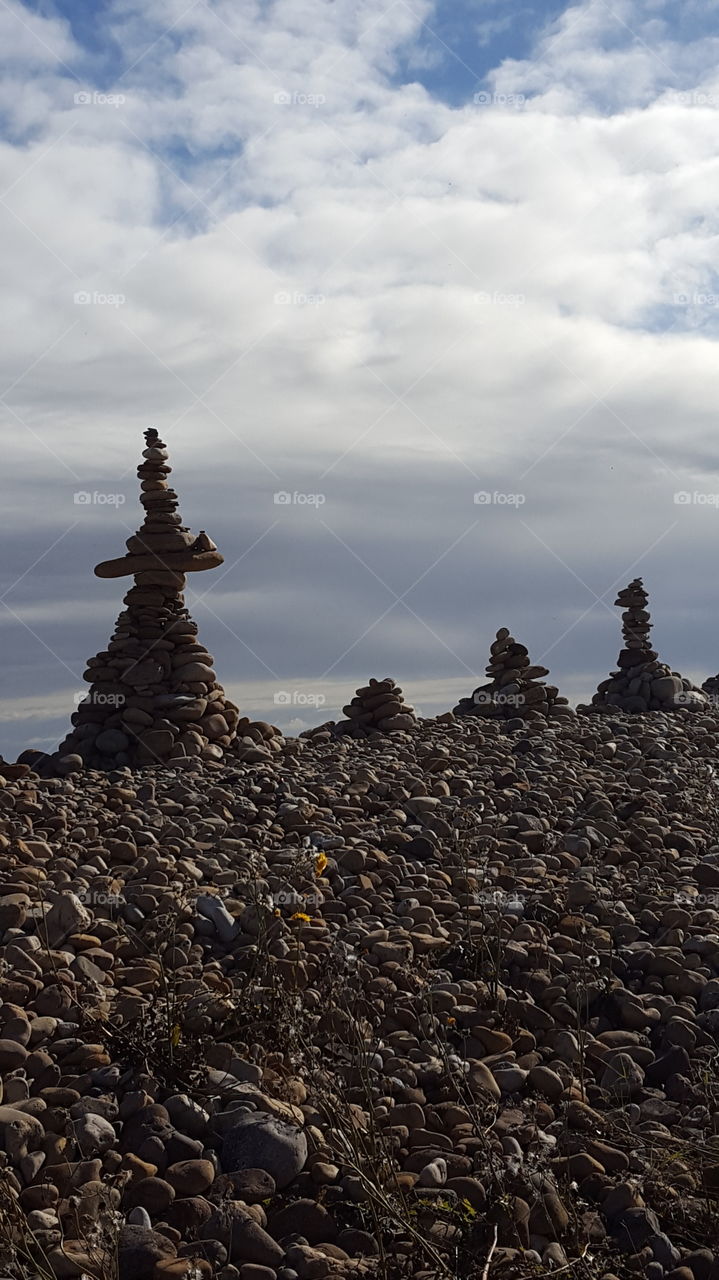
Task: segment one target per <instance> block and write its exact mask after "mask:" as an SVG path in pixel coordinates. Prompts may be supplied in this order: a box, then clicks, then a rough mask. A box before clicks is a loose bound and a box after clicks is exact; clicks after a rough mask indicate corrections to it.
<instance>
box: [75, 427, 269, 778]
mask: <svg viewBox="0 0 719 1280" xmlns="http://www.w3.org/2000/svg"><path fill="white" fill-rule="evenodd" d="M145 440H146V448H145V449H144V451H143V461H142V463H141V464H140V466H139V467H138V469H137V474H138V477H139V479H140V482H141V483H140V488H141V494H140V502H141V503H142V505H143V507H144V508H145V519H144V521H143V524H142V525H141V527H140V528H139V529H138V531H137V533H136V534H134V535H133V536H132V537H131V538H128V540H127V543H126V546H127V553H126V554H125V555H124V556H122V557H120V558H119V559H116V560H107V561H104V562H103V563H102V564H99V565H97V567H96V569H95V573H96V574H97V576H98V577H100V578H117V577H122V576H128V575H129V576H132V577H133V578H134V585H133V586H132V587H131V588H130V590H129V591H128V592H127V595H126V596H125V598H124V603H125V605H126V608H125V609H124V610H123V612H122V613H121V614H120V616H119V618H118V620H117V624H116V627H115V631H114V634H113V636H112V639H111V640H110V643H109V644H108V647H107V649H106V650H105V651H103V652H102V653H98V654H97V655H96V657H94V658H91V659H90V660H89V662H88V664H87V671H86V672H85V674H84V679H85V680H87V681H88V683H89V684H90V690H89V692H88V694H87V697H86V698H85V699H84V700H83V701H82V702H81V703H80V704H79V706H78V708H77V710H76V711H75V712H74V714H73V715H72V717H71V719H72V723H73V725H74V728H73V729H72V730H71V732H70V733H69V734H68V735H67V737H66V738H65V739H64V741H63V742H62V743H61V744H60V746H59V747H58V749H57V752H56V753H55V760H56V762H57V763H58V764H60V766H61V768H63V767H67V762H66V760H65V764H64V765H63V759H64V758H66V757H68V756H78V757H80V759H81V760H82V762H83V763H85V764H86V765H87V766H89V767H91V768H112V767H117V766H122V765H131V766H133V767H134V766H141V765H148V764H157V763H159V762H161V761H163V760H177V759H180V758H183V759H184V758H187V757H193V756H201V757H202V758H203V759H205V760H218V759H220V758H221V757H222V753H223V750H225V749H226V748H227V747H229V746H230V744H231V743H232V741H233V739H234V737H235V732H236V729H237V724H238V721H239V718H240V713H239V711H238V710H237V707H235V706H234V704H233V703H232V702H231V701H230V700H229V698H227V696H226V695H225V692H224V690H223V689H222V687H221V685H220V684H219V683H218V681H217V676H216V675H215V672H214V670H213V665H212V664H213V659H212V657H211V656H210V654H209V653H208V652H207V650H206V649H205V648H204V646H203V645H202V644H201V643H200V641H199V639H198V634H197V624H196V623H195V622H193V620H192V618H191V617H190V614H189V613H188V610H187V608H186V607H185V603H184V597H183V594H182V593H183V591H184V588H185V585H186V582H187V577H186V575H187V574H188V573H193V572H196V571H200V570H207V569H213V568H215V567H216V566H217V565H220V564H222V561H223V557H222V556H221V555H220V553H219V551H218V550H217V547H216V546H215V544H214V542H212V541H211V540H210V538H208V536H207V534H206V533H204V532H201V533H200V534H199V535H198V536H197V537H195V536H194V534H192V533H191V532H190V531H189V529H187V528H186V526H185V525H183V523H182V518H181V516H180V515H179V514H178V510H177V506H178V502H177V494H176V493H175V491H174V489H172V488H170V486H169V485H168V482H167V477H168V475H169V474H170V472H171V470H172V468H171V467H170V466H169V464H168V461H167V458H168V454H167V449H166V448H165V445H164V444H163V442H162V440H160V438H159V436H158V434H157V431H155V430H154V429H153V428H151V429H149V430H148V431H146V432H145ZM246 723H247V724H249V721H247V722H246Z"/></svg>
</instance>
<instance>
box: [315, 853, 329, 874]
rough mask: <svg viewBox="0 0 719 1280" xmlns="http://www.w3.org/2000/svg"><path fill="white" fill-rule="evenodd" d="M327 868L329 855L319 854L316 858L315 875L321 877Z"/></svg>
mask: <svg viewBox="0 0 719 1280" xmlns="http://www.w3.org/2000/svg"><path fill="white" fill-rule="evenodd" d="M326 866H327V854H326V853H318V854H317V857H316V858H315V875H316V876H321V875H322V872H323V871H324V869H325V867H326Z"/></svg>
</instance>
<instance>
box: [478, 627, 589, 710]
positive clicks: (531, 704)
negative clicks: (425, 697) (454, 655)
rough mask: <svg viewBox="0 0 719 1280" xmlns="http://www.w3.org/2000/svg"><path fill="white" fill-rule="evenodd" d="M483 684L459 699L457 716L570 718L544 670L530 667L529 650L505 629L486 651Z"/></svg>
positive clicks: (534, 666)
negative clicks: (554, 716)
mask: <svg viewBox="0 0 719 1280" xmlns="http://www.w3.org/2000/svg"><path fill="white" fill-rule="evenodd" d="M486 674H487V675H488V676H489V677H490V678H489V680H488V681H487V683H486V684H483V685H480V686H479V688H478V689H475V691H474V693H473V694H472V696H471V698H461V699H460V701H459V702H458V703H457V706H456V707H454V714H455V715H456V716H468V715H471V716H488V717H492V718H493V719H496V720H514V719H521V720H531V719H536V718H537V717H538V716H549V715H551V714H552V713H556V714H557V715H562V714H564V715H571V714H572V712H571V710H570V708H569V704H568V702H567V699H566V698H562V697H560V696H559V690H558V689H557V688H556V686H555V685H551V684H545V683H544V681H543V679H542V677H543V676H548V675H549V671H548V670H547V668H546V667H540V666H536V665H533V664H532V662H531V660H530V657H529V650H528V649H527V648H526V646H525V645H523V644H517V641H516V640H515V639H514V636H511V635H510V634H509V631H508V630H507V628H506V627H501V628H500V630H499V631H498V632H497V637H496V639H495V640H494V642H493V643H492V645H491V647H490V651H489V662H488V664H487V667H486Z"/></svg>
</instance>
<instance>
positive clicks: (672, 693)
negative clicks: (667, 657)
mask: <svg viewBox="0 0 719 1280" xmlns="http://www.w3.org/2000/svg"><path fill="white" fill-rule="evenodd" d="M648 600H649V597H648V595H647V593H646V591H645V590H644V586H643V583H642V579H641V578H634V579H633V581H632V582H630V583H629V586H628V587H624V589H623V590H622V591H620V592H619V595H618V596H617V598H616V600H615V601H614V603H615V605H616V606H617V607H618V608H621V609H623V610H624V612H623V613H622V638H623V641H624V648H623V649H622V651H621V653H620V654H619V657H618V659H617V666H618V668H619V670H618V671H613V672H612V674H611V676H609V678H608V679H607V680H602V682H601V684H600V685H599V686H598V687H597V692H596V693H595V694H594V696H593V698H592V709H593V710H601V709H616V708H619V709H620V710H621V711H629V712H637V713H639V712H643V711H673V710H677V709H678V708H681V707H694V708H701V707H703V706H706V702H707V699H706V697H705V696H704V694H703V693H702V692H701V690H699V689H697V688H696V687H695V685H693V684H692V683H691V681H690V680H687V679H686V678H685V677H684V676H681V675H680V674H679V672H677V671H672V670H671V668H670V667H668V666H667V665H666V663H664V662H660V661H659V655H658V653H657V651H656V649H653V648H652V647H651V641H650V639H649V633H650V631H651V629H652V623H651V619H650V616H649V612H648V610H647V603H648ZM582 710H584V708H582Z"/></svg>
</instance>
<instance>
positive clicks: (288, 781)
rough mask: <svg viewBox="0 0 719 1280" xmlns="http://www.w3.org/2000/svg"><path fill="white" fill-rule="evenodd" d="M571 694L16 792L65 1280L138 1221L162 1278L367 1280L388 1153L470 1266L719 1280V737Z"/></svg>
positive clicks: (27, 1030) (31, 1050)
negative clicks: (718, 1070) (378, 1152)
mask: <svg viewBox="0 0 719 1280" xmlns="http://www.w3.org/2000/svg"><path fill="white" fill-rule="evenodd" d="M505 639H506V637H505ZM193 643H194V641H193ZM168 652H169V650H168ZM502 652H505V650H502ZM523 656H526V655H523ZM188 665H189V664H188ZM522 669H523V670H526V668H522ZM532 678H535V677H532ZM536 678H537V679H538V678H539V677H536ZM367 687H368V688H370V687H374V686H367ZM189 697H190V695H189V694H188V698H189ZM190 701H191V702H192V701H193V699H192V698H191V699H190ZM184 705H185V707H188V706H189V703H185V704H184ZM559 705H560V706H561V704H559ZM139 709H140V708H138V710H139ZM557 709H558V708H557V706H556V705H555V708H554V711H552V712H551V714H547V715H545V714H544V713H538V714H537V718H534V719H533V718H532V717H530V718H529V719H525V720H523V721H522V726H521V728H520V727H517V726H514V727H512V726H513V721H512V720H511V719H510V720H507V719H506V717H502V716H496V717H495V716H481V717H476V716H474V717H472V716H460V715H458V716H456V717H452V718H444V719H439V720H436V721H427V720H418V719H415V721H414V722H413V729H412V731H411V732H394V731H385V730H384V729H382V730H380V731H374V730H373V731H372V732H364V733H362V734H360V735H359V736H353V734H351V733H344V732H342V733H340V734H339V735H336V736H334V737H333V736H332V735H330V736H329V738H327V737H326V736H323V734H316V735H314V736H313V734H312V733H311V732H310V733H309V734H308V735H307V736H304V737H301V738H299V739H296V740H294V741H293V742H290V741H289V740H288V741H287V742H285V741H284V740H282V741H281V742H280V743H279V747H278V748H275V747H268V748H267V751H268V753H269V754H268V758H267V759H258V760H256V761H254V762H253V761H247V760H240V759H239V755H238V754H237V753H234V754H233V758H232V760H231V761H230V760H229V757H228V756H225V758H223V760H208V759H203V758H202V757H201V756H199V757H192V763H191V766H190V767H188V766H187V765H183V764H181V763H179V762H178V761H174V762H169V761H168V762H167V763H166V764H164V765H163V766H161V767H160V766H156V767H155V766H153V768H152V769H148V770H143V771H140V772H135V773H133V772H131V771H130V770H129V769H126V768H124V767H120V768H117V769H110V770H107V769H104V770H96V769H93V768H89V769H88V768H85V769H84V770H83V771H82V772H81V773H76V772H69V773H66V774H63V775H61V776H58V777H42V776H40V775H39V774H38V773H36V772H35V771H33V770H32V769H31V768H27V769H26V770H25V771H24V772H22V773H20V774H17V775H16V776H11V777H8V778H6V779H4V785H3V786H2V787H0V807H2V810H3V814H2V823H0V874H1V875H2V884H3V890H4V895H3V899H0V927H2V926H4V927H2V931H1V932H0V961H2V964H1V965H0V1079H1V1080H2V1089H3V1095H2V1100H1V1101H0V1152H2V1153H3V1156H2V1158H3V1160H4V1161H5V1163H6V1172H5V1175H4V1177H5V1182H6V1186H7V1188H8V1194H10V1195H12V1197H13V1198H14V1200H15V1202H16V1204H15V1208H14V1212H16V1213H17V1214H18V1215H24V1216H25V1218H26V1219H27V1222H28V1226H29V1227H31V1228H33V1229H35V1230H36V1231H37V1232H40V1233H44V1234H43V1241H44V1245H43V1247H44V1248H45V1249H46V1252H47V1256H48V1259H49V1266H50V1267H51V1269H52V1271H53V1274H55V1275H58V1276H60V1275H66V1274H70V1273H71V1272H72V1273H74V1274H80V1273H81V1272H82V1271H83V1270H85V1271H86V1272H88V1273H89V1274H92V1265H91V1263H92V1259H91V1256H90V1255H89V1254H88V1252H87V1248H88V1246H87V1245H86V1241H85V1240H84V1238H83V1235H82V1232H81V1231H80V1230H79V1227H78V1222H85V1223H88V1224H90V1223H91V1222H92V1221H93V1220H95V1218H94V1215H96V1216H97V1217H102V1216H103V1215H105V1217H106V1218H107V1215H109V1214H112V1215H113V1217H112V1219H111V1221H112V1222H114V1224H115V1228H116V1232H119V1234H120V1239H121V1247H120V1255H121V1274H122V1275H127V1276H128V1277H131V1278H132V1280H140V1278H141V1276H142V1275H143V1274H146V1275H147V1276H148V1277H151V1280H157V1277H158V1276H160V1275H163V1276H171V1275H182V1274H186V1272H187V1265H188V1263H191V1262H192V1259H193V1256H197V1258H198V1259H199V1261H200V1262H201V1263H202V1266H200V1267H199V1270H200V1273H201V1274H202V1275H203V1276H204V1275H208V1276H211V1275H223V1276H224V1280H270V1276H274V1277H275V1278H276V1280H279V1277H283V1278H284V1280H288V1278H289V1280H292V1273H294V1276H295V1278H296V1280H304V1278H305V1277H307V1278H308V1280H309V1278H310V1277H311V1276H313V1275H316V1276H326V1277H327V1280H339V1278H340V1277H341V1278H342V1280H348V1277H349V1275H354V1274H355V1273H356V1274H357V1275H358V1276H359V1277H364V1276H365V1275H366V1276H367V1277H369V1276H371V1275H372V1274H373V1271H372V1268H374V1270H375V1272H376V1266H377V1259H378V1258H379V1256H380V1239H379V1235H378V1231H377V1228H376V1226H375V1225H374V1220H373V1218H372V1216H371V1213H370V1207H369V1203H368V1194H367V1187H366V1184H365V1182H364V1181H363V1177H361V1176H359V1174H360V1172H361V1173H362V1174H363V1175H364V1174H366V1173H367V1171H368V1170H369V1171H370V1172H372V1170H371V1161H370V1160H369V1159H368V1158H366V1157H363V1163H362V1164H360V1166H359V1168H358V1163H357V1154H356V1153H357V1151H358V1150H359V1151H363V1152H366V1151H368V1150H369V1149H370V1148H369V1147H368V1146H367V1145H366V1144H367V1143H368V1142H369V1141H370V1139H371V1135H374V1139H375V1140H376V1141H378V1142H379V1143H380V1144H381V1148H382V1150H383V1152H384V1156H383V1159H384V1161H385V1169H386V1176H387V1178H388V1179H389V1180H390V1185H392V1186H398V1187H399V1188H401V1190H402V1194H403V1195H404V1196H405V1197H406V1199H407V1203H408V1204H409V1205H414V1206H416V1208H415V1210H414V1212H415V1213H416V1215H417V1221H421V1224H422V1229H423V1230H426V1231H427V1232H429V1233H430V1235H429V1238H431V1239H432V1241H433V1242H434V1246H433V1247H435V1248H436V1249H438V1250H439V1251H440V1253H441V1254H442V1256H443V1257H445V1258H446V1259H448V1260H449V1259H451V1258H453V1257H454V1256H455V1254H456V1250H457V1248H459V1247H461V1241H462V1239H463V1233H465V1235H466V1234H467V1233H468V1232H469V1231H470V1226H471V1224H474V1227H473V1228H472V1229H479V1231H480V1234H481V1232H482V1231H484V1232H485V1233H486V1230H487V1228H486V1224H487V1223H488V1222H489V1223H490V1224H494V1223H495V1222H496V1224H497V1227H498V1235H499V1237H500V1238H499V1241H498V1246H497V1254H500V1252H501V1256H502V1257H504V1258H506V1259H507V1260H508V1261H507V1265H509V1263H510V1262H513V1263H514V1264H516V1266H519V1265H524V1263H522V1262H521V1255H517V1257H516V1258H515V1257H514V1254H513V1253H512V1251H515V1252H516V1251H517V1250H518V1249H519V1246H520V1245H521V1247H522V1248H524V1249H525V1251H526V1250H529V1251H530V1252H531V1254H532V1257H533V1258H534V1261H535V1264H536V1266H537V1267H539V1268H542V1267H543V1268H544V1269H545V1270H546V1271H548V1272H549V1271H551V1270H553V1269H557V1268H559V1267H560V1266H565V1267H566V1268H567V1273H569V1270H571V1269H572V1268H574V1269H578V1268H579V1261H578V1258H579V1255H580V1254H581V1251H582V1249H583V1248H584V1246H585V1245H586V1246H588V1248H589V1251H590V1252H591V1251H592V1250H596V1249H597V1248H599V1249H600V1250H601V1251H602V1259H603V1265H604V1267H605V1269H606V1272H609V1273H611V1272H613V1273H616V1274H624V1272H625V1271H626V1269H627V1266H629V1268H630V1269H633V1271H635V1272H636V1271H637V1268H638V1267H639V1263H637V1266H636V1267H635V1266H634V1262H633V1259H635V1258H636V1257H637V1256H638V1255H639V1254H641V1265H642V1266H643V1268H644V1270H647V1269H648V1268H649V1267H654V1268H655V1271H656V1274H657V1276H658V1275H659V1272H658V1270H657V1268H662V1270H663V1273H664V1274H665V1276H666V1275H672V1274H673V1275H674V1276H675V1280H689V1278H688V1276H687V1275H682V1274H681V1273H682V1272H687V1270H689V1271H690V1272H691V1275H692V1276H693V1280H710V1276H711V1272H712V1269H713V1268H714V1266H715V1259H714V1255H713V1253H712V1251H711V1249H706V1250H698V1249H696V1248H694V1247H692V1249H691V1251H690V1249H689V1247H688V1246H687V1243H686V1241H687V1240H702V1239H705V1240H706V1239H707V1236H706V1234H704V1235H702V1234H700V1224H701V1223H702V1222H703V1220H704V1219H703V1213H704V1205H705V1203H706V1195H705V1193H706V1188H705V1187H704V1185H703V1183H702V1179H701V1177H699V1176H698V1171H697V1167H696V1161H693V1160H692V1159H691V1158H689V1157H688V1156H685V1155H683V1154H682V1153H686V1152H691V1151H692V1150H693V1149H695V1148H697V1149H701V1148H704V1149H709V1147H710V1143H711V1142H712V1141H713V1138H714V1127H715V1121H714V1112H715V1106H714V1099H713V1095H712V1093H711V1083H710V1082H711V1079H712V1075H711V1072H712V1063H713V1060H714V1055H715V1053H716V1045H717V1037H718V1035H719V1016H718V1015H719V905H718V904H717V903H716V902H714V894H715V888H714V885H713V883H712V877H713V875H714V873H715V872H716V870H717V868H718V867H719V846H718V845H717V843H716V837H715V808H716V799H715V797H714V788H715V782H714V781H713V776H714V775H713V769H714V764H713V761H714V760H715V759H716V756H717V753H718V751H719V716H717V715H715V713H714V712H713V710H711V709H710V710H709V711H706V712H702V713H696V714H692V715H691V716H689V715H684V714H681V713H677V711H676V710H674V711H671V710H668V709H667V710H662V709H656V710H654V711H652V712H651V714H647V715H643V716H642V715H637V714H636V713H634V712H626V711H624V710H622V709H621V708H604V710H603V711H602V712H601V714H596V713H589V712H583V713H579V714H576V715H571V716H566V717H565V716H563V715H561V714H556V712H557ZM190 710H192V711H195V710H197V708H196V707H190ZM199 710H200V713H201V715H203V714H205V709H203V708H200V709H199ZM217 714H221V713H220V712H218V713H217ZM135 723H138V724H140V723H141V721H140V720H137V721H135ZM187 723H191V721H189V720H188V721H187ZM111 727H112V726H111ZM163 731H164V730H163ZM258 732H259V731H258ZM248 736H249V738H250V742H252V744H253V747H252V748H251V747H250V746H249V745H248V744H245V745H246V748H247V750H248V751H250V750H252V749H254V747H255V746H258V745H260V744H259V743H258V741H257V740H256V739H255V738H253V737H252V735H251V734H250V735H248ZM259 737H260V738H261V741H262V743H268V742H270V741H271V740H272V741H275V739H274V738H271V736H263V734H262V733H261V732H260V733H259ZM520 744H523V745H520ZM527 744H528V745H527ZM610 747H611V748H613V749H612V750H609V749H608V748H610ZM243 749H244V748H243ZM263 750H264V748H263ZM538 763H541V768H540V767H537V766H538ZM7 899H12V902H11V903H10V905H11V906H12V907H13V908H14V909H13V910H8V912H7V913H6V914H5V915H4V916H3V915H2V902H3V900H7ZM518 904H519V906H520V907H521V911H518V910H517V905H518ZM16 908H21V909H20V910H18V909H16ZM477 957H481V960H480V961H479V962H478V960H477ZM169 993H172V995H171V1000H170V996H169ZM348 993H351V995H352V999H353V1001H355V1002H356V1004H352V1005H351V1006H350V1007H351V1009H352V1014H351V1016H350V1013H348V1006H347V996H348ZM358 1034H359V1036H360V1043H361V1044H362V1045H363V1046H368V1051H367V1053H366V1055H364V1049H363V1055H364V1056H362V1058H361V1070H360V1067H359V1063H360V1059H359V1058H358V1057H357V1053H358V1041H357V1036H358ZM659 1146H662V1147H666V1148H667V1149H669V1150H671V1151H672V1152H676V1158H675V1159H674V1160H672V1161H671V1165H670V1167H669V1168H668V1170H667V1171H665V1172H663V1166H661V1165H659V1164H657V1162H656V1159H655V1156H656V1151H657V1150H658V1149H659ZM677 1196H680V1197H681V1206H682V1221H683V1223H684V1224H685V1227H686V1230H685V1229H683V1230H682V1232H681V1233H678V1232H677V1230H676V1228H675V1227H674V1226H673V1223H674V1222H675V1218H673V1217H672V1214H671V1213H670V1212H668V1211H667V1206H668V1205H670V1204H672V1203H675V1202H676V1197H677ZM447 1205H449V1206H452V1208H451V1209H450V1210H448V1209H447ZM80 1206H82V1213H81V1214H80V1213H79V1207H80ZM502 1206H504V1207H502ZM76 1210H77V1211H78V1214H79V1216H78V1217H75V1218H73V1216H72V1215H73V1214H75V1212H76ZM30 1215H34V1216H32V1217H31V1216H30ZM477 1224H479V1226H478V1227H477ZM83 1229H84V1228H83ZM379 1230H380V1231H381V1232H383V1233H385V1234H384V1236H383V1239H382V1241H381V1243H382V1251H383V1252H384V1253H385V1255H386V1256H390V1257H392V1256H394V1254H393V1248H394V1244H395V1243H396V1241H395V1237H394V1236H393V1235H392V1232H391V1231H390V1230H389V1228H388V1227H387V1226H386V1225H385V1226H382V1225H381V1223H380V1228H379ZM518 1237H519V1239H518ZM61 1238H62V1248H60V1239H61ZM91 1238H92V1237H91ZM482 1242H483V1252H482V1258H486V1253H487V1250H488V1248H489V1244H490V1243H491V1236H490V1238H489V1239H488V1240H487V1241H486V1247H485V1244H484V1237H482ZM411 1247H412V1246H411V1245H408V1246H407V1248H408V1249H411ZM193 1250H194V1251H195V1254H194V1255H193V1252H192V1251H193ZM497 1254H495V1257H497ZM408 1257H409V1261H408V1264H407V1266H406V1267H405V1270H406V1271H407V1273H408V1274H420V1273H422V1271H423V1270H424V1271H426V1270H427V1267H426V1265H425V1263H426V1259H423V1260H422V1261H421V1262H420V1261H419V1259H418V1258H413V1257H411V1256H409V1255H408ZM562 1258H564V1259H565V1261H564V1262H563V1261H562ZM627 1259H629V1261H628V1262H627ZM530 1260H531V1259H530ZM537 1260H539V1261H537ZM482 1265H483V1262H482ZM497 1265H499V1262H498V1264H497ZM198 1266H199V1262H198ZM248 1269H249V1270H248ZM252 1269H254V1270H252ZM353 1269H354V1270H353ZM265 1273H269V1274H265ZM190 1274H191V1272H190ZM651 1274H654V1272H652V1273H651ZM188 1280H189V1276H188Z"/></svg>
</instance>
